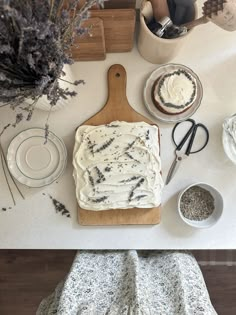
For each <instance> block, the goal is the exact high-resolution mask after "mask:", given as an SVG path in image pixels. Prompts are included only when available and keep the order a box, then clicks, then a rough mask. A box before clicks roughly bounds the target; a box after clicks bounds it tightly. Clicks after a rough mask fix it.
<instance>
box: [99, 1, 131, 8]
mask: <svg viewBox="0 0 236 315" xmlns="http://www.w3.org/2000/svg"><path fill="white" fill-rule="evenodd" d="M135 5H136V0H109V1H105V2H104V8H105V9H132V8H133V9H134V8H135Z"/></svg>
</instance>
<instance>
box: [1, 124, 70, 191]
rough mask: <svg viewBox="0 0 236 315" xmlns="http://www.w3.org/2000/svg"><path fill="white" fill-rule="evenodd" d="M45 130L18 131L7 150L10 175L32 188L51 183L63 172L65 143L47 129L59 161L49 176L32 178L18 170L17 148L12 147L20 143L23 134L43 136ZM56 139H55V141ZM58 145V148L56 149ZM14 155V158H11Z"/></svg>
mask: <svg viewBox="0 0 236 315" xmlns="http://www.w3.org/2000/svg"><path fill="white" fill-rule="evenodd" d="M44 133H45V130H44V129H43V128H37V127H34V128H28V129H25V130H23V131H21V132H20V133H18V134H17V135H16V136H15V137H14V138H13V139H12V140H11V142H10V144H9V146H8V150H7V163H8V168H9V171H10V172H11V174H12V176H14V177H15V178H16V179H17V180H18V181H19V182H20V183H21V184H23V185H26V186H28V187H32V188H39V187H44V186H47V185H49V184H52V183H53V182H54V181H55V180H57V179H58V178H59V177H60V176H61V174H62V173H63V172H64V170H65V168H66V164H67V150H66V146H65V143H64V142H63V140H62V139H60V138H59V137H58V136H56V135H55V133H53V132H52V131H49V135H48V138H49V140H50V141H51V142H52V143H53V144H54V145H55V147H56V148H57V150H58V154H59V162H58V166H57V168H56V169H55V171H54V172H53V174H50V176H48V177H45V178H43V179H33V178H29V177H27V176H25V175H24V174H23V173H22V172H21V171H20V170H19V167H18V165H17V162H16V159H15V154H16V152H17V150H15V149H14V146H15V145H16V144H17V143H18V142H19V141H20V143H22V139H24V141H25V135H26V137H27V136H29V135H30V137H32V136H37V137H38V136H40V137H41V136H44ZM55 140H56V141H55ZM58 147H60V150H59V149H58ZM13 157H14V158H13Z"/></svg>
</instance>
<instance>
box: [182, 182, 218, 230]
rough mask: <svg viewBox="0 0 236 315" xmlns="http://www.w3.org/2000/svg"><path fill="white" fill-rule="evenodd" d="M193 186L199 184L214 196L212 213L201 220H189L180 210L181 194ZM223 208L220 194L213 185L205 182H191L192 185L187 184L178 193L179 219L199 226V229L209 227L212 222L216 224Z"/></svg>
mask: <svg viewBox="0 0 236 315" xmlns="http://www.w3.org/2000/svg"><path fill="white" fill-rule="evenodd" d="M193 186H199V187H201V188H203V189H206V190H208V191H209V192H210V193H211V195H212V197H213V198H214V204H215V209H214V210H213V212H212V214H211V215H210V216H209V217H208V218H207V219H205V220H202V221H196V220H189V219H187V218H185V217H184V215H183V214H182V212H181V210H180V201H181V199H182V196H183V194H184V193H185V192H186V191H187V190H188V189H189V188H191V187H193ZM223 208H224V201H223V198H222V196H221V194H220V193H219V192H218V191H217V190H216V189H215V188H214V187H212V186H210V185H208V184H205V183H196V184H192V185H190V186H188V187H187V188H185V189H184V190H183V191H182V192H181V193H180V194H179V197H178V212H179V215H180V217H181V219H182V220H183V221H184V222H185V223H187V224H188V225H191V226H193V227H195V228H199V229H204V228H209V227H211V226H213V225H214V224H216V222H217V221H218V220H219V219H220V217H221V215H222V213H223Z"/></svg>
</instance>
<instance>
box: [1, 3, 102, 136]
mask: <svg viewBox="0 0 236 315" xmlns="http://www.w3.org/2000/svg"><path fill="white" fill-rule="evenodd" d="M103 1H104V0H87V1H85V3H84V5H83V6H82V7H81V8H80V9H77V5H78V3H79V0H0V104H1V105H0V106H10V107H11V108H12V109H17V112H18V113H17V115H16V122H15V123H14V124H13V125H14V126H15V125H16V124H17V123H19V122H20V121H21V120H22V119H23V118H25V119H26V120H30V118H31V116H32V114H33V111H34V108H35V105H36V103H37V101H38V100H39V98H40V97H41V96H43V95H45V96H46V97H47V99H48V101H49V103H50V105H51V106H54V105H55V104H56V103H57V101H58V100H59V99H61V98H62V99H67V98H68V97H73V96H75V95H76V93H75V92H74V91H73V90H72V91H71V90H69V89H68V88H66V89H65V88H61V87H60V86H59V80H63V78H62V76H63V75H65V73H64V72H63V67H64V65H65V64H72V63H73V60H72V59H71V56H70V47H71V46H72V44H73V41H74V38H75V36H77V35H81V34H83V33H84V32H85V30H84V29H83V28H82V27H81V23H82V22H83V20H85V19H86V18H87V17H88V9H89V8H90V7H91V6H92V5H94V4H96V3H97V4H102V3H103ZM80 83H83V81H82V80H78V81H75V82H73V83H72V84H74V85H78V84H80ZM26 100H27V101H28V104H27V105H24V106H22V104H24V102H25V101H26ZM29 100H30V102H29ZM20 105H21V106H20ZM49 114H50V113H49ZM45 130H46V136H47V132H48V119H47V122H46V126H45Z"/></svg>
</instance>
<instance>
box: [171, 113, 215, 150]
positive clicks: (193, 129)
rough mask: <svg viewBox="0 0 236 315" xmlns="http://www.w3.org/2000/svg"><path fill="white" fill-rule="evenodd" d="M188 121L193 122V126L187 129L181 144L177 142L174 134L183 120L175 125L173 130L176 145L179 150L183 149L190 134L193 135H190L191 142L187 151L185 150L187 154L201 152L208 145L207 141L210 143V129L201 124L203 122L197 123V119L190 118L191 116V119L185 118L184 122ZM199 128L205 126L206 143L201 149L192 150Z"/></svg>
mask: <svg viewBox="0 0 236 315" xmlns="http://www.w3.org/2000/svg"><path fill="white" fill-rule="evenodd" d="M186 121H189V122H191V123H192V125H191V127H190V128H189V130H188V131H187V133H186V134H185V136H184V138H183V139H182V140H181V142H180V143H179V144H177V143H176V141H175V138H174V134H175V130H176V128H177V127H178V125H179V124H181V123H182V122H179V123H177V124H176V125H175V126H174V128H173V130H172V139H173V142H174V144H175V145H176V150H177V151H179V150H181V149H182V147H183V145H184V144H185V142H186V141H187V140H188V138H189V136H190V135H191V136H190V140H189V143H188V146H187V149H186V152H185V154H186V155H189V154H193V153H197V152H200V151H201V150H203V149H204V148H205V146H206V145H207V143H208V141H209V131H208V129H207V128H206V126H204V125H203V124H201V123H199V124H196V123H195V120H193V119H190V118H189V119H187V120H185V121H184V122H186ZM198 128H203V129H204V131H205V132H206V141H205V143H204V144H203V146H202V147H201V148H200V149H198V150H196V151H191V149H192V145H193V141H194V139H195V136H196V132H197V129H198Z"/></svg>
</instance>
